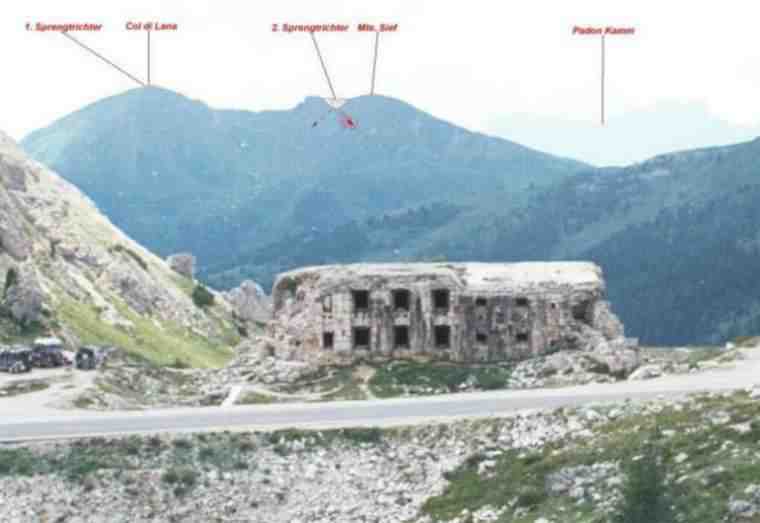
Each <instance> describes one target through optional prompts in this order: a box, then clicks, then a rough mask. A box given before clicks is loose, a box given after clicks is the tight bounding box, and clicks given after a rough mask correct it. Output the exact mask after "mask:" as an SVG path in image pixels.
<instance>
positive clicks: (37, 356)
mask: <svg viewBox="0 0 760 523" xmlns="http://www.w3.org/2000/svg"><path fill="white" fill-rule="evenodd" d="M67 363H68V364H70V363H71V362H70V361H67V359H66V357H65V356H64V355H63V342H62V341H61V340H60V339H58V338H37V339H36V340H34V346H33V347H32V366H33V367H38V368H41V369H49V368H53V367H62V366H64V365H66V364H67Z"/></svg>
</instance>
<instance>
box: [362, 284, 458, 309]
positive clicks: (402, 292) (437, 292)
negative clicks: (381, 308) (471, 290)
mask: <svg viewBox="0 0 760 523" xmlns="http://www.w3.org/2000/svg"><path fill="white" fill-rule="evenodd" d="M391 295H392V303H393V309H394V310H397V311H409V310H411V303H412V293H411V292H410V291H409V290H408V289H394V290H393V291H391ZM351 298H352V301H353V306H354V312H367V311H368V310H369V304H370V295H369V291H368V290H361V289H359V290H357V289H355V290H352V291H351ZM431 299H432V301H433V308H434V309H435V310H436V312H442V311H448V310H449V308H450V306H451V293H450V292H449V290H448V289H434V290H433V291H432V294H431Z"/></svg>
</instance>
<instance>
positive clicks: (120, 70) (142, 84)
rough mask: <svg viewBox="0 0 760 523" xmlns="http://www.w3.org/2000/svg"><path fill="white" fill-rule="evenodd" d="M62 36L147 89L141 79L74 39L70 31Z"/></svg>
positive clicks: (64, 32)
mask: <svg viewBox="0 0 760 523" xmlns="http://www.w3.org/2000/svg"><path fill="white" fill-rule="evenodd" d="M61 34H62V35H63V36H65V37H66V38H68V39H69V40H71V41H72V42H74V43H75V44H77V45H78V46H79V47H81V48H83V49H86V50H87V51H89V52H90V53H92V54H94V55H95V56H97V57H98V58H100V59H101V60H103V61H104V62H105V63H107V64H108V65H110V66H111V67H113V68H114V69H116V70H117V71H119V72H120V73H122V74H123V75H124V76H126V77H128V78H129V79H130V80H133V81H135V82H137V83H138V84H140V85H141V86H143V87H145V82H143V81H142V80H140V79H139V78H136V77H134V76H132V75H131V74H129V73H128V72H127V71H125V70H124V69H122V68H121V67H119V66H118V65H116V64H115V63H113V62H112V61H111V60H109V59H108V58H106V57H105V56H103V55H102V54H100V53H98V52H97V51H95V50H94V49H92V48H90V47H87V46H86V45H85V44H83V43H82V42H80V41H79V40H77V39H76V38H74V37H73V36H71V35H70V34H69V33H68V31H63V32H62V33H61Z"/></svg>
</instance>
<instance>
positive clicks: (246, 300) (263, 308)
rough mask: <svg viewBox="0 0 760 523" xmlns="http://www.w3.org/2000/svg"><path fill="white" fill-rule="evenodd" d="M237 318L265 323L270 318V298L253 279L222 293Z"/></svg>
mask: <svg viewBox="0 0 760 523" xmlns="http://www.w3.org/2000/svg"><path fill="white" fill-rule="evenodd" d="M224 297H225V298H226V299H227V301H228V302H230V304H231V305H232V307H233V309H234V311H235V314H236V315H237V316H238V318H240V319H242V320H244V321H250V322H257V323H266V322H267V321H269V320H270V319H271V318H272V300H271V298H270V297H269V296H267V294H266V293H265V292H264V289H262V288H261V285H259V284H258V283H256V282H255V281H251V280H245V281H244V282H243V283H241V284H240V286H239V287H237V288H235V289H232V290H231V291H228V292H226V293H225V294H224Z"/></svg>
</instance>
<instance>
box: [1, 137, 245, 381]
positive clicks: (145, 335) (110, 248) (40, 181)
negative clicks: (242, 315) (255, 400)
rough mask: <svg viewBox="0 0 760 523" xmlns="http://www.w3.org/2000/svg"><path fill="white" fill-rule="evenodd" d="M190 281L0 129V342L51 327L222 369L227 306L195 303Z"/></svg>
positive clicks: (72, 339) (229, 326) (165, 359)
mask: <svg viewBox="0 0 760 523" xmlns="http://www.w3.org/2000/svg"><path fill="white" fill-rule="evenodd" d="M193 286H194V283H193V282H192V281H190V280H189V279H186V278H184V277H182V276H180V275H178V274H176V273H174V272H173V271H172V270H171V269H170V268H169V266H168V264H167V263H166V262H165V261H164V260H162V259H161V258H159V257H157V256H156V255H154V254H152V253H151V252H149V251H148V250H146V249H145V248H144V247H142V246H141V245H139V244H138V243H137V242H135V241H133V240H132V239H131V238H129V237H128V236H127V235H125V234H124V233H123V232H122V231H120V230H119V229H118V228H116V227H114V225H113V224H112V223H111V222H110V221H109V220H108V219H107V218H106V217H105V216H103V215H102V214H101V213H100V212H99V211H98V209H97V208H96V207H95V205H94V204H93V203H92V201H91V200H89V199H88V198H87V197H85V196H84V195H83V194H82V193H81V192H80V191H79V190H77V189H76V188H75V187H74V186H73V185H71V184H70V183H68V182H66V181H65V180H63V179H61V178H60V177H59V176H58V175H56V174H55V173H53V172H51V171H49V170H48V169H47V168H45V167H44V166H42V165H40V164H39V163H37V162H34V161H32V160H29V159H28V158H27V157H26V156H25V155H24V154H23V153H22V151H21V150H20V149H19V148H18V147H17V146H16V145H15V144H14V143H13V142H12V141H11V140H10V139H9V138H7V137H6V136H5V135H3V134H2V133H0V291H2V293H1V294H0V343H13V342H17V341H23V340H24V339H25V338H29V337H34V336H37V335H41V334H46V333H47V334H55V335H57V336H60V337H61V338H63V339H64V340H65V341H66V342H67V343H68V344H69V345H70V347H71V348H74V347H77V346H78V345H79V344H82V343H95V344H109V345H117V346H119V347H121V348H123V349H126V350H127V351H129V352H131V353H133V354H136V355H139V356H142V357H144V358H146V359H148V360H150V361H152V362H154V363H156V364H163V365H166V364H174V363H177V362H178V361H181V362H182V363H184V364H186V365H193V366H200V367H212V366H219V365H221V364H223V363H224V362H225V361H227V360H228V359H229V358H230V357H231V356H232V350H231V346H232V345H233V344H235V343H236V342H237V341H238V340H237V330H236V327H235V324H234V322H233V314H232V308H231V306H230V305H229V304H227V303H226V302H225V300H224V299H223V297H222V296H217V299H216V301H215V304H214V305H213V306H209V307H205V308H201V307H198V306H196V305H195V303H194V302H193V300H192V298H191V296H190V294H191V292H190V291H191V290H192V289H193Z"/></svg>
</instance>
